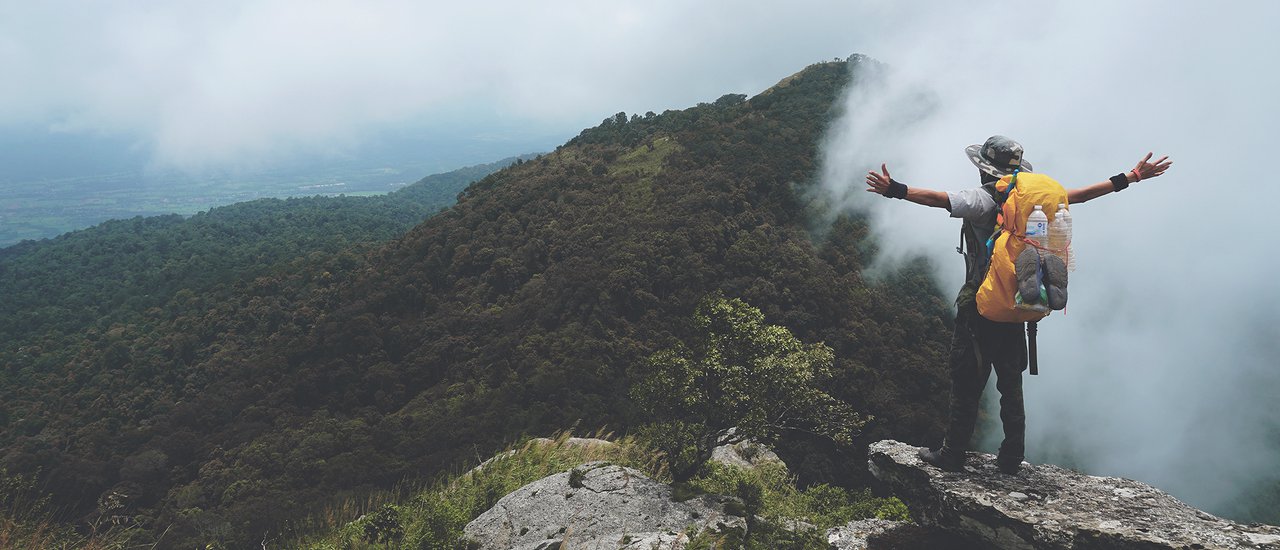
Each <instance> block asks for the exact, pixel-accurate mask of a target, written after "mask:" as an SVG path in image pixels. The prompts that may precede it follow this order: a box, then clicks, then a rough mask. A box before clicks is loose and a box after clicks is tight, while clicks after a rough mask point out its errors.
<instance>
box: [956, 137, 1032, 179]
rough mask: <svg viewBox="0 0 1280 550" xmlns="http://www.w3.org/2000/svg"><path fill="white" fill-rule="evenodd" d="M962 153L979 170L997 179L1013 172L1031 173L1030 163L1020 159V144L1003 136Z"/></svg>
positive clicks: (992, 138) (969, 147) (967, 148)
mask: <svg viewBox="0 0 1280 550" xmlns="http://www.w3.org/2000/svg"><path fill="white" fill-rule="evenodd" d="M964 152H965V154H966V155H968V156H969V162H972V163H973V165H974V166H977V167H978V169H979V170H982V171H983V172H985V173H987V174H990V175H992V176H995V177H997V178H999V177H1004V176H1007V175H1009V174H1012V173H1013V171H1014V170H1018V171H1020V172H1030V171H1031V163H1030V162H1027V161H1026V160H1024V159H1023V158H1022V144H1021V143H1018V142H1016V141H1014V140H1012V139H1009V138H1007V137H1004V136H991V137H989V138H987V141H986V142H985V143H983V144H982V145H970V146H968V147H965V148H964Z"/></svg>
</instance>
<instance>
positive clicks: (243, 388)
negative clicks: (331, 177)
mask: <svg viewBox="0 0 1280 550" xmlns="http://www.w3.org/2000/svg"><path fill="white" fill-rule="evenodd" d="M865 62H867V61H862V60H861V59H855V60H853V61H850V62H848V63H846V62H829V63H821V64H817V65H813V66H810V67H808V68H806V69H805V70H803V71H801V72H800V73H797V74H796V75H793V76H791V77H789V78H787V79H785V80H783V81H782V82H780V83H779V84H778V85H776V86H774V87H773V88H770V89H769V90H766V91H765V92H763V93H761V94H759V95H757V96H755V97H752V98H750V99H748V98H747V97H746V96H742V95H726V96H724V97H721V98H720V99H718V100H716V101H714V102H712V103H704V104H699V105H697V106H695V107H692V108H689V109H685V110H680V111H667V112H664V113H662V114H655V113H646V114H645V115H632V116H627V115H625V114H623V113H619V114H617V115H615V116H613V117H610V118H608V119H606V120H604V121H603V123H602V124H601V125H599V126H597V127H595V128H591V129H587V130H585V131H583V132H582V133H581V134H580V135H579V136H578V137H576V138H574V139H573V140H571V141H569V142H568V143H566V144H565V145H563V146H561V147H560V148H558V149H557V150H556V151H555V152H554V153H550V154H546V155H543V156H541V157H538V158H536V159H532V160H529V161H525V162H517V163H516V164H515V165H512V166H510V167H507V168H506V169H503V170H501V171H498V172H496V173H494V174H492V175H489V176H487V177H485V178H483V179H481V180H480V181H478V182H476V183H474V184H472V185H471V186H470V187H468V188H467V189H466V190H465V191H464V192H463V193H462V194H461V195H459V196H458V197H457V204H456V205H454V206H453V207H451V208H449V209H448V210H445V211H444V212H442V213H440V214H437V215H435V216H433V217H431V218H430V219H427V220H426V221H425V222H423V223H420V224H418V225H416V226H414V227H412V228H411V229H409V230H408V231H407V233H404V229H403V228H404V227H405V226H406V225H400V226H399V227H400V228H399V229H397V228H396V227H393V226H394V225H395V224H394V223H391V221H392V220H394V219H396V217H397V216H399V215H400V214H396V213H394V212H393V207H392V206H391V204H388V203H379V204H378V205H376V206H375V203H369V204H368V206H369V210H368V211H364V212H363V213H361V212H357V211H353V212H349V213H344V212H340V210H341V209H338V208H334V209H333V210H332V211H331V210H330V205H331V204H337V203H336V202H332V203H331V202H329V201H326V200H320V199H295V200H292V201H256V202H254V203H248V204H246V205H237V207H235V208H238V209H235V210H228V212H227V213H226V214H225V215H224V214H223V212H222V210H223V209H218V210H215V211H211V212H209V213H207V214H204V215H201V216H197V217H195V218H192V219H190V220H181V219H178V218H150V219H135V220H130V221H124V222H112V223H109V224H104V225H103V226H102V227H99V228H95V229H94V230H91V231H89V232H81V233H76V234H71V235H67V236H64V237H60V238H59V239H55V240H53V241H47V242H39V243H24V244H22V245H18V246H16V247H12V248H10V249H5V250H4V251H2V252H0V285H3V287H2V288H0V289H2V290H3V291H4V292H5V295H6V304H5V305H4V308H5V309H4V310H3V315H0V331H3V334H4V336H5V338H6V344H4V347H3V348H0V354H2V355H0V360H2V361H3V365H4V368H3V370H0V388H3V389H0V392H2V393H3V395H0V403H2V404H0V428H2V429H3V432H2V434H3V435H0V449H3V454H2V455H0V466H3V467H5V468H7V470H8V471H10V472H14V473H19V474H28V473H32V474H38V475H39V476H40V479H41V480H42V482H43V486H44V487H46V488H47V490H48V491H49V492H50V493H51V494H52V496H53V499H54V502H55V504H56V508H57V509H60V510H66V514H65V515H66V517H65V519H66V520H67V521H74V522H86V521H93V520H100V519H101V518H103V517H110V518H113V519H115V520H117V521H121V522H132V523H134V524H138V525H141V526H143V527H144V528H146V529H150V530H151V531H152V533H154V534H155V535H156V536H160V535H161V534H162V533H163V537H162V538H161V539H160V547H174V548H183V547H193V546H201V547H203V546H205V545H209V544H213V545H215V546H217V545H224V546H226V547H231V548H237V547H247V546H250V545H256V544H257V542H258V541H261V540H263V538H264V537H265V536H267V535H269V534H272V533H279V532H281V531H282V530H284V529H287V526H288V525H290V524H291V522H294V521H296V520H298V519H299V518H302V517H304V516H305V515H307V514H309V513H313V512H315V511H317V510H319V509H321V508H323V507H324V506H325V505H326V504H328V503H331V502H334V501H335V499H341V498H346V497H349V496H350V495H359V494H363V493H365V492H368V491H373V490H377V489H385V488H387V487H389V486H391V485H393V484H395V483H397V482H398V481H401V480H404V479H409V478H417V477H422V476H432V475H436V474H438V473H441V472H444V471H447V470H448V469H450V468H453V467H458V466H459V465H462V464H466V463H468V462H474V461H476V460H477V459H478V458H480V457H486V456H489V454H490V453H492V452H493V451H494V450H497V449H501V448H503V447H504V446H505V445H507V444H509V443H510V442H512V441H515V440H517V439H518V438H519V437H521V436H523V435H545V434H548V433H553V432H556V431H558V430H561V429H564V428H567V427H569V426H572V425H575V424H576V425H579V426H582V427H584V428H588V429H590V428H595V427H602V426H607V427H609V428H610V429H612V430H616V431H619V432H626V430H627V429H628V428H629V427H631V426H636V425H639V424H642V423H644V422H647V421H649V420H650V419H649V418H647V417H646V415H645V413H644V412H643V410H642V408H640V407H637V406H635V404H633V403H632V402H631V401H630V399H629V397H628V396H629V390H630V388H631V386H632V384H633V383H634V382H635V381H636V377H637V375H638V374H637V373H638V371H639V370H640V369H641V368H642V366H643V362H644V360H645V358H646V357H649V356H650V355H652V354H653V353H654V352H655V351H657V350H660V349H664V348H668V347H670V346H671V345H673V344H674V343H675V342H677V341H679V340H680V339H682V338H684V337H685V336H687V334H688V332H689V331H690V330H691V327H690V326H688V323H687V321H684V320H687V319H690V318H692V315H691V314H692V312H693V310H694V308H695V307H696V305H697V304H698V303H699V301H700V300H701V299H703V298H704V297H705V296H707V295H708V294H710V293H714V292H719V293H722V294H723V295H724V296H728V297H732V298H741V299H743V300H745V301H746V302H748V303H750V304H751V305H753V306H755V307H758V308H759V309H760V310H761V311H762V312H763V313H764V315H765V317H766V319H767V320H768V322H769V323H771V324H776V325H781V326H784V327H786V328H788V329H789V330H791V331H792V332H794V334H795V335H796V337H797V338H799V339H800V340H802V341H804V342H823V343H825V345H826V346H828V347H829V348H830V349H831V351H832V352H833V355H834V365H833V367H832V368H831V372H832V373H833V375H832V376H831V377H830V379H829V380H826V381H825V387H824V388H823V389H824V391H825V392H826V393H827V394H829V395H831V396H833V397H835V398H837V399H839V400H841V401H842V402H844V403H848V404H849V405H850V406H852V407H853V408H854V409H855V410H857V411H859V412H860V413H861V414H863V415H866V416H869V417H871V420H870V421H869V422H868V423H867V425H866V426H865V427H864V428H863V430H862V436H861V437H860V439H859V440H857V441H855V447H852V448H851V447H842V446H837V445H834V444H832V443H830V442H829V441H823V440H818V439H807V438H804V437H799V436H796V437H794V438H792V439H788V440H786V441H783V442H782V444H780V445H779V452H780V454H782V455H783V457H784V458H785V459H787V461H788V464H789V465H790V466H791V467H792V469H793V470H794V471H796V472H798V473H799V474H800V476H801V480H802V482H803V483H817V482H831V483H837V484H843V485H846V486H852V485H856V484H857V483H858V482H859V479H857V476H858V475H859V472H860V471H861V470H862V467H861V462H862V460H863V459H862V457H861V456H860V454H859V453H858V451H857V449H856V445H860V444H865V443H866V442H867V441H874V440H876V439H879V438H881V437H884V436H886V435H892V436H893V437H896V438H898V439H903V440H907V441H917V442H922V441H924V440H925V439H926V438H928V437H929V436H934V435H936V434H937V433H938V432H939V431H940V424H941V420H942V419H941V416H942V414H943V411H944V410H945V406H944V402H945V388H946V381H945V376H944V373H943V372H942V371H943V363H944V362H943V360H942V359H943V355H944V353H945V349H946V343H945V340H946V335H947V328H946V323H948V322H949V320H948V317H949V308H948V305H947V301H946V300H945V299H943V298H942V297H941V296H940V295H939V292H938V290H937V289H936V288H935V287H934V286H933V284H932V283H931V282H930V280H929V278H928V276H927V275H926V273H927V272H928V270H927V269H926V268H927V266H924V265H921V264H919V263H916V264H913V265H910V266H909V267H908V268H906V269H904V270H902V271H900V272H897V273H893V274H890V275H889V276H887V277H885V278H883V279H881V280H878V281H869V280H866V279H864V278H863V276H862V274H861V270H862V268H863V267H864V266H865V265H867V264H868V263H869V261H870V260H871V258H872V256H873V255H874V254H875V245H874V243H872V242H870V241H869V240H868V239H867V225H866V222H865V220H862V219H857V218H849V217H844V218H840V219H838V220H837V221H836V222H835V223H834V225H833V226H831V227H823V228H822V231H821V232H820V233H817V232H813V231H811V230H812V229H813V228H812V226H811V224H812V222H811V220H813V219H815V218H817V217H818V216H817V214H819V212H817V210H820V209H821V208H822V205H821V204H815V203H813V202H811V201H809V200H808V199H805V198H804V197H806V196H807V195H806V194H805V190H806V189H807V188H808V186H810V185H812V184H813V183H814V178H815V177H816V172H817V163H818V158H817V154H818V147H819V143H820V141H821V139H822V137H823V133H824V130H825V128H826V125H827V124H828V123H829V122H830V121H831V120H832V119H833V117H834V112H833V110H834V109H835V106H836V105H837V103H838V101H837V100H838V98H839V95H840V93H841V91H842V89H843V88H844V87H845V85H846V84H847V83H848V82H849V80H850V78H851V77H855V76H856V74H857V73H858V71H859V70H860V67H861V65H860V63H865ZM407 191H408V190H407V189H406V190H405V191H404V192H407ZM398 194H399V193H397V194H393V195H391V196H389V197H388V199H387V200H388V201H390V202H391V203H395V202H396V201H395V199H394V197H396V195H398ZM229 208H231V207H229ZM357 210H358V209H357ZM290 212H292V216H293V217H292V218H290V217H289V213H290ZM415 216H416V218H415ZM424 217H425V214H423V213H422V212H421V211H419V212H418V213H417V214H413V215H408V214H406V215H404V217H403V219H402V220H401V222H399V223H402V224H409V225H411V224H413V223H415V222H417V221H419V220H421V219H422V218H424ZM384 222H385V225H384ZM95 231H97V232H100V233H94V232H95ZM95 234H100V235H101V238H100V239H96V238H95V237H94V235H95ZM356 235H358V237H357V236H356ZM818 235H821V236H820V237H819V236H818ZM387 239H390V240H387ZM380 240H381V241H385V242H381V243H379V241H380ZM46 250H47V251H46ZM59 279H60V280H59ZM11 292H12V293H13V295H14V296H20V298H16V299H15V301H13V302H9V301H8V296H9V295H10V293H11Z"/></svg>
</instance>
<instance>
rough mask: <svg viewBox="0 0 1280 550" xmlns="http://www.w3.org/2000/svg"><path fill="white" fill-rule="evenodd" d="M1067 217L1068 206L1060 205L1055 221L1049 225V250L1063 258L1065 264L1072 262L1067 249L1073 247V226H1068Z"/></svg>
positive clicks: (1054, 217) (1055, 214)
mask: <svg viewBox="0 0 1280 550" xmlns="http://www.w3.org/2000/svg"><path fill="white" fill-rule="evenodd" d="M1066 217H1067V205H1065V204H1059V205H1058V211H1057V212H1056V213H1054V215H1053V221H1052V222H1050V223H1049V249H1050V250H1052V251H1053V254H1054V255H1055V256H1057V257H1059V258H1062V261H1063V263H1066V262H1067V261H1068V260H1070V255H1069V254H1068V253H1067V247H1069V246H1071V226H1069V225H1067V220H1066ZM1068 269H1070V268H1068Z"/></svg>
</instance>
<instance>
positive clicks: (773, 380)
mask: <svg viewBox="0 0 1280 550" xmlns="http://www.w3.org/2000/svg"><path fill="white" fill-rule="evenodd" d="M832 362H833V357H832V353H831V348H828V347H827V346H825V345H823V344H804V343H802V342H800V341H799V340H798V339H797V338H796V337H795V336H794V335H792V334H791V331H789V330H787V329H786V328H784V327H780V326H776V325H768V324H766V323H765V322H764V314H762V313H761V312H760V310H759V309H756V308H754V307H751V306H750V305H748V304H747V303H746V302H743V301H742V300H740V299H736V298H735V299H731V300H730V299H725V298H724V297H723V296H720V295H713V296H708V297H707V298H705V299H703V300H702V302H701V303H700V304H699V305H698V309H697V310H696V311H695V312H694V316H693V334H692V335H691V337H690V338H689V339H688V342H687V343H681V344H678V345H676V346H674V347H672V348H668V349H664V350H661V351H659V352H657V353H655V354H653V355H652V356H650V358H649V361H648V362H647V364H646V365H645V366H644V377H643V378H642V379H641V380H640V381H639V383H637V384H636V385H635V386H634V387H633V389H632V397H633V398H634V399H635V400H636V402H637V403H639V404H640V406H641V407H642V408H643V409H644V410H645V411H646V412H647V413H649V414H650V415H652V416H653V417H654V418H656V419H658V421H659V424H657V425H656V426H655V427H654V428H651V429H649V430H647V431H646V433H648V434H650V436H651V437H654V438H655V439H654V441H655V444H656V445H657V446H659V447H660V448H662V449H663V450H664V451H667V452H668V453H669V454H668V457H669V460H670V461H671V465H672V466H671V467H672V473H673V474H674V475H675V478H676V479H677V480H680V481H682V480H685V479H688V478H689V477H690V476H692V475H693V474H694V473H695V472H696V471H697V469H698V468H699V467H700V466H701V465H702V463H704V462H705V461H706V460H707V459H709V458H710V457H711V451H712V450H713V449H715V448H716V447H718V446H720V445H726V444H730V443H736V442H738V441H742V440H743V439H744V438H745V439H753V440H756V441H759V442H763V443H773V442H776V441H778V440H779V439H780V438H782V437H783V436H784V435H786V433H787V432H789V431H804V432H808V433H813V434H817V435H821V436H824V437H828V438H830V439H832V440H834V441H836V442H838V443H842V444H845V445H848V444H851V443H852V442H853V437H854V436H855V435H857V433H858V430H859V429H861V428H862V426H863V425H865V424H866V422H867V419H864V418H863V417H862V416H861V415H859V414H857V413H856V412H854V411H853V408H852V407H850V406H849V405H848V404H846V403H843V402H841V401H840V400H838V399H836V398H834V397H832V396H831V395H829V394H827V393H826V392H825V391H823V390H822V389H821V388H820V386H819V384H821V383H823V382H824V381H825V380H827V379H828V378H830V376H831V365H832Z"/></svg>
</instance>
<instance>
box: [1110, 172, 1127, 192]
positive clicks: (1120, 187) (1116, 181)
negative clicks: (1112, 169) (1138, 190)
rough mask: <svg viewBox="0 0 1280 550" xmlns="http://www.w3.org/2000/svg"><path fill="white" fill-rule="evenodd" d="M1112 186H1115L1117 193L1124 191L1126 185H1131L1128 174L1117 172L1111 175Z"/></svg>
mask: <svg viewBox="0 0 1280 550" xmlns="http://www.w3.org/2000/svg"><path fill="white" fill-rule="evenodd" d="M1111 187H1113V188H1114V189H1115V191H1116V192H1117V193H1119V192H1121V191H1124V190H1125V188H1126V187H1129V178H1128V177H1127V176H1126V174H1116V175H1114V176H1111Z"/></svg>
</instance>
